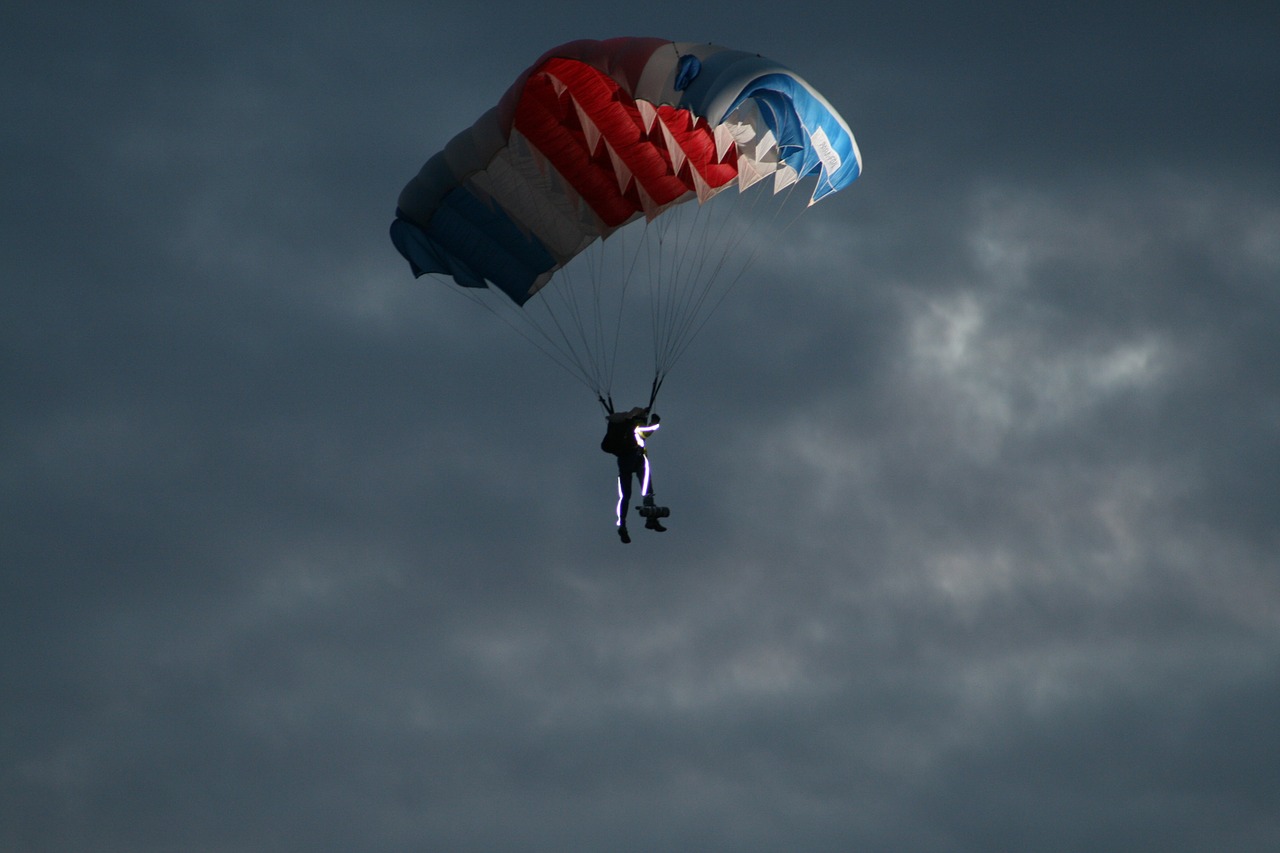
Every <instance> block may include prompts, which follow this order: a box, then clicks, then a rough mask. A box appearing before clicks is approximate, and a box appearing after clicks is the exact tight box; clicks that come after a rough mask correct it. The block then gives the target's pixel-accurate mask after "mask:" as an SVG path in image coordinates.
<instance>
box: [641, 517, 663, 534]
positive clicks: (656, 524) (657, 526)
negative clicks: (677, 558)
mask: <svg viewBox="0 0 1280 853" xmlns="http://www.w3.org/2000/svg"><path fill="white" fill-rule="evenodd" d="M644 526H645V529H646V530H656V531H658V532H659V533H666V532H667V528H665V527H663V526H662V522H661V521H658V519H656V518H651V519H649V520H648V521H646V522H645V523H644Z"/></svg>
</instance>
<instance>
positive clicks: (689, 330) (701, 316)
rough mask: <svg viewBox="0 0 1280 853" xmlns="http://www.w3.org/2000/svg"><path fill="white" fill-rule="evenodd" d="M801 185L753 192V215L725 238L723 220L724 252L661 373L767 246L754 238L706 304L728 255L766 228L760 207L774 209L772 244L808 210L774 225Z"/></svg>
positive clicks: (728, 224)
mask: <svg viewBox="0 0 1280 853" xmlns="http://www.w3.org/2000/svg"><path fill="white" fill-rule="evenodd" d="M799 185H800V184H799V183H796V184H792V185H791V186H789V187H787V188H786V190H785V191H784V192H782V193H780V194H777V193H764V192H757V193H754V194H753V195H754V198H753V199H752V203H751V204H750V205H749V206H748V209H749V211H750V212H751V215H748V216H743V217H739V218H737V219H736V220H735V221H736V222H737V223H738V227H737V230H736V233H732V234H729V235H728V237H725V238H722V237H720V236H719V235H720V234H723V232H724V231H726V230H728V229H729V228H731V227H732V225H731V222H730V217H724V218H723V219H722V222H721V224H720V229H719V230H718V232H717V239H718V240H719V242H720V245H721V246H723V251H722V252H720V253H719V256H718V258H717V259H716V262H715V264H714V268H713V270H712V272H711V273H710V274H709V275H707V276H706V278H705V280H704V281H703V284H702V286H701V288H700V289H699V293H698V297H697V304H696V308H695V309H694V310H692V311H687V312H685V313H684V314H683V325H682V326H681V328H680V330H679V332H678V334H676V336H675V337H676V340H675V341H674V342H673V344H672V345H671V347H670V350H669V352H668V353H667V355H666V356H665V359H666V360H665V366H664V369H663V370H662V373H661V375H663V376H665V375H666V373H667V372H669V371H670V370H671V369H672V368H673V367H675V365H676V363H677V362H678V361H679V360H680V359H681V357H683V355H684V353H685V352H686V351H687V350H688V348H689V346H690V345H691V344H692V343H693V340H694V339H695V338H696V337H697V336H698V334H699V333H700V332H701V331H702V328H703V327H704V326H705V325H706V324H707V322H708V321H709V320H710V319H711V317H712V315H714V314H715V313H716V311H717V310H718V309H719V308H720V305H721V304H723V302H724V300H725V299H726V298H727V297H728V296H729V293H730V292H731V291H733V290H734V289H735V288H736V286H737V284H738V282H739V281H741V279H742V277H743V276H744V275H745V274H746V271H747V270H748V269H749V268H750V267H751V266H752V265H753V263H754V262H755V259H756V257H757V256H758V255H759V253H760V251H761V249H762V248H763V247H764V246H765V242H766V241H763V240H759V239H757V240H752V241H751V244H750V251H749V252H748V253H747V255H746V257H745V258H743V259H741V261H740V262H736V263H735V264H733V265H732V266H733V270H732V275H731V276H730V277H729V279H728V280H727V282H725V283H723V285H721V286H719V292H718V294H716V296H715V298H714V300H711V302H710V307H707V301H708V300H709V299H710V298H711V296H712V291H713V289H715V288H716V286H717V281H716V280H717V279H718V278H719V277H720V275H721V273H723V272H724V270H725V269H726V268H727V267H728V266H730V265H729V263H728V261H729V257H730V256H731V255H733V254H734V253H735V251H736V250H737V248H738V247H739V246H740V245H741V244H742V242H743V240H745V239H746V238H747V237H748V236H750V235H752V234H757V235H758V234H760V233H762V231H763V230H765V228H766V223H761V222H756V219H755V215H756V213H757V212H758V210H759V208H761V207H765V208H766V209H767V208H769V207H772V212H771V213H770V214H769V215H768V216H766V217H764V218H765V219H766V220H767V230H768V231H769V232H770V234H771V240H770V241H769V242H771V243H773V244H776V243H777V242H778V240H779V239H780V237H781V236H782V235H783V234H785V233H786V232H787V231H788V230H789V229H790V228H791V226H792V225H793V224H795V222H796V220H797V219H799V218H800V214H801V213H803V212H804V210H805V208H803V207H802V208H800V209H799V210H797V211H796V212H795V214H793V215H792V216H791V217H790V218H789V219H788V221H787V222H786V223H785V224H784V225H783V226H782V228H781V229H777V228H776V227H774V226H775V225H776V222H777V220H778V219H779V218H780V217H781V215H782V212H783V210H784V209H786V208H787V207H789V206H792V205H791V204H790V202H791V199H792V195H793V194H794V192H795V189H796V187H797V186H799ZM776 195H781V199H778V200H774V197H775V196H776ZM764 199H770V200H771V201H770V203H768V204H766V203H765V202H764V201H763V200H764ZM708 228H709V226H708ZM706 230H707V229H703V231H704V234H703V236H702V238H701V242H702V243H703V244H704V245H705V244H706V243H707V242H708V240H709V238H708V237H707V236H706V233H705V232H706ZM699 255H700V257H702V258H703V259H704V260H705V258H706V257H707V256H708V253H707V252H705V251H701V252H700V253H699ZM699 276H701V273H699Z"/></svg>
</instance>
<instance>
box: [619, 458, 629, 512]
mask: <svg viewBox="0 0 1280 853" xmlns="http://www.w3.org/2000/svg"><path fill="white" fill-rule="evenodd" d="M630 506H631V472H630V471H627V470H624V469H623V467H622V466H621V465H619V466H618V510H617V512H618V526H619V527H626V526H627V509H628V508H629V507H630Z"/></svg>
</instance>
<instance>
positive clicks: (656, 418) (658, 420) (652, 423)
mask: <svg viewBox="0 0 1280 853" xmlns="http://www.w3.org/2000/svg"><path fill="white" fill-rule="evenodd" d="M661 422H662V418H661V416H659V415H658V413H657V412H654V414H653V417H651V418H649V426H657V425H658V424H659V423H661Z"/></svg>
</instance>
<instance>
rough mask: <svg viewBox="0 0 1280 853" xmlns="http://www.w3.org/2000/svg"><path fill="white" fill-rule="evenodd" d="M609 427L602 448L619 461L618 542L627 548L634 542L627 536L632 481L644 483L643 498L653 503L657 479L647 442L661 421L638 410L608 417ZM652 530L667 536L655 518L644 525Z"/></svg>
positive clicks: (642, 410)
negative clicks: (650, 460)
mask: <svg viewBox="0 0 1280 853" xmlns="http://www.w3.org/2000/svg"><path fill="white" fill-rule="evenodd" d="M608 420H609V426H608V429H607V430H606V432H605V437H604V440H603V441H602V442H601V443H600V447H601V449H602V450H604V451H605V452H606V453H612V454H613V455H614V456H616V457H617V459H618V509H617V519H618V538H619V539H621V540H622V542H623V544H629V543H630V542H631V534H629V533H628V532H627V509H628V508H629V507H630V506H631V477H632V476H633V475H634V476H635V477H637V478H639V479H640V495H641V497H642V498H645V499H646V503H652V500H653V478H652V476H651V475H650V471H649V456H648V454H647V453H646V451H645V438H646V437H647V436H649V435H651V434H652V433H653V432H654V431H655V430H657V429H658V425H659V423H661V420H662V419H661V418H660V417H658V415H656V414H654V415H652V416H650V415H649V410H648V409H645V408H641V407H640V406H637V407H636V408H634V409H632V410H631V411H629V412H618V413H616V414H611V415H609V416H608ZM644 526H645V528H646V529H648V530H654V531H657V532H658V533H664V532H666V529H667V528H666V527H664V526H663V525H662V523H661V522H660V521H658V519H657V518H655V517H650V518H649V519H648V520H647V521H645V524H644Z"/></svg>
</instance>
